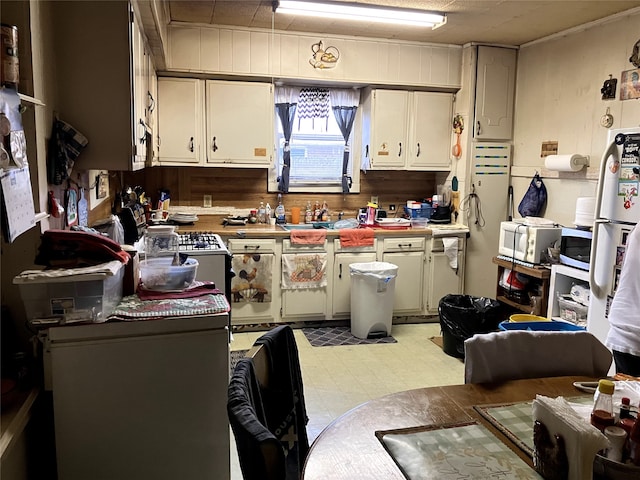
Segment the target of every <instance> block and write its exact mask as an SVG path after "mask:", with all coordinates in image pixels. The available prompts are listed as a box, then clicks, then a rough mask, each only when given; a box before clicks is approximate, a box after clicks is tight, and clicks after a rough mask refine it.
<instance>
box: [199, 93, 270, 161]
mask: <svg viewBox="0 0 640 480" xmlns="http://www.w3.org/2000/svg"><path fill="white" fill-rule="evenodd" d="M274 116H275V107H274V104H273V91H272V87H271V85H270V84H267V83H248V82H216V81H210V80H208V81H207V140H206V142H207V143H206V152H207V155H206V158H207V163H208V164H220V163H231V164H233V165H234V166H240V167H269V166H270V165H271V159H272V156H273V144H274V134H273V120H274Z"/></svg>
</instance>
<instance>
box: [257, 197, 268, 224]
mask: <svg viewBox="0 0 640 480" xmlns="http://www.w3.org/2000/svg"><path fill="white" fill-rule="evenodd" d="M266 215H267V213H266V210H265V208H264V202H260V206H259V207H258V223H267V216H266Z"/></svg>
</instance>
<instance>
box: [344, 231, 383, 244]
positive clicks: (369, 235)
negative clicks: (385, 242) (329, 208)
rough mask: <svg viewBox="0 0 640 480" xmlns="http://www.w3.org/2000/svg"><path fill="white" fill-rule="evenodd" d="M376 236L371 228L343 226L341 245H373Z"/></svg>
mask: <svg viewBox="0 0 640 480" xmlns="http://www.w3.org/2000/svg"><path fill="white" fill-rule="evenodd" d="M374 238H375V235H374V232H373V230H372V229H370V228H343V229H341V230H340V246H341V247H371V246H373V240H374Z"/></svg>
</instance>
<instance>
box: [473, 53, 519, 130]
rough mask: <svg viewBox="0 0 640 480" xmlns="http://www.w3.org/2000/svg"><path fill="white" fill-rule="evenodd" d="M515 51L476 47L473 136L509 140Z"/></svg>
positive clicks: (511, 121)
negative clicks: (476, 64)
mask: <svg viewBox="0 0 640 480" xmlns="http://www.w3.org/2000/svg"><path fill="white" fill-rule="evenodd" d="M515 81H516V51H515V50H513V49H510V48H499V47H478V68H477V78H476V105H475V110H476V111H475V122H476V124H475V128H474V130H473V132H474V137H475V138H477V139H483V140H509V139H510V138H511V131H512V125H513V97H514V91H515Z"/></svg>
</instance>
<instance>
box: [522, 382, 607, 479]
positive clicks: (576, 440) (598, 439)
mask: <svg viewBox="0 0 640 480" xmlns="http://www.w3.org/2000/svg"><path fill="white" fill-rule="evenodd" d="M532 410H533V419H534V421H535V422H539V424H542V425H543V428H544V427H546V432H541V431H540V428H539V426H540V425H537V426H535V427H534V444H535V448H536V450H535V455H534V463H535V467H536V470H537V471H538V472H541V470H542V469H543V467H544V465H542V463H544V462H545V461H547V462H548V461H551V457H553V454H552V450H553V451H555V452H556V453H557V452H558V450H560V451H561V450H563V449H564V450H565V452H566V463H567V466H568V476H567V477H566V478H567V479H568V480H582V479H585V478H592V476H593V460H594V459H595V456H596V453H598V452H599V451H600V450H603V449H605V448H607V446H608V445H609V441H608V440H607V437H605V436H604V435H603V434H602V432H600V430H598V429H597V428H595V427H594V426H592V425H591V424H590V423H589V422H587V421H586V420H584V419H583V418H582V417H580V415H578V414H577V413H576V412H575V411H574V410H573V408H572V407H571V405H570V404H569V402H567V401H566V400H565V399H564V398H563V397H558V398H549V397H545V396H543V395H537V396H536V399H535V400H534V401H533V407H532ZM552 438H555V439H556V442H557V443H556V444H555V445H554V444H553V441H550V439H552ZM562 444H564V448H562V447H563V445H562Z"/></svg>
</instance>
